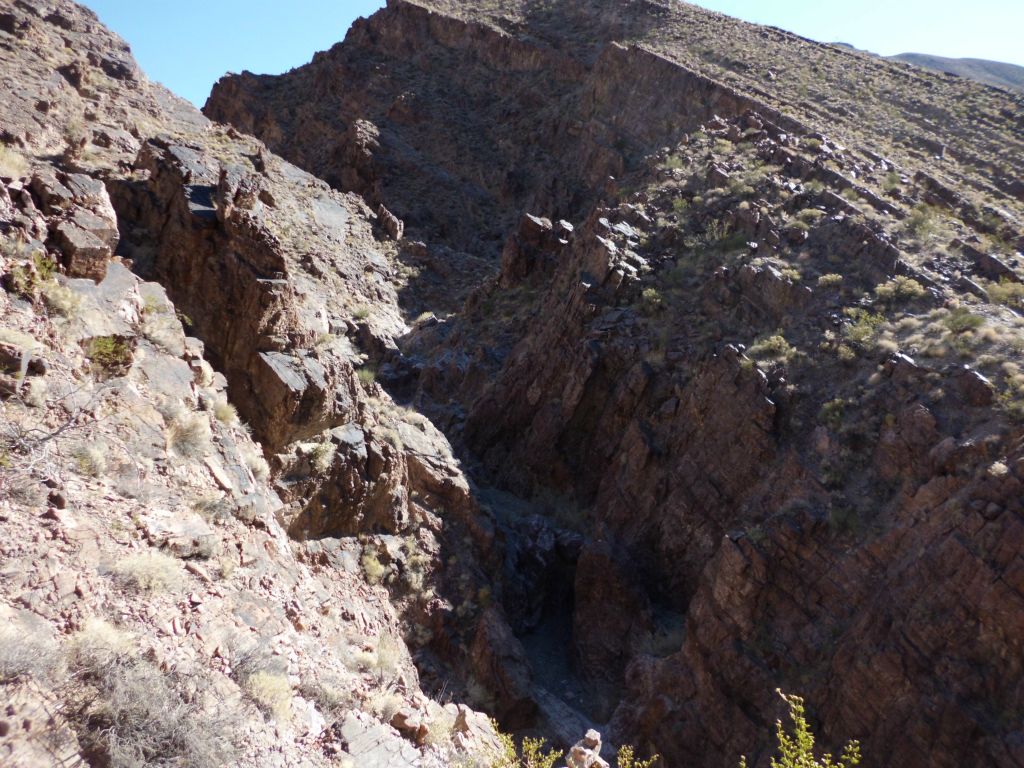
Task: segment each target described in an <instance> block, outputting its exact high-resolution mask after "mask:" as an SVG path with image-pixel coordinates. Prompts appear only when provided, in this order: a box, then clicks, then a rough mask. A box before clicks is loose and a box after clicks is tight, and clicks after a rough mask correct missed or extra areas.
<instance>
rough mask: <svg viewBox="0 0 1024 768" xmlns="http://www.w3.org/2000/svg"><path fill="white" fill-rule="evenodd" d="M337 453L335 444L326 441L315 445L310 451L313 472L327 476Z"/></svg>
mask: <svg viewBox="0 0 1024 768" xmlns="http://www.w3.org/2000/svg"><path fill="white" fill-rule="evenodd" d="M336 451H337V449H336V448H335V447H334V444H333V443H330V442H328V441H326V440H325V441H323V442H320V443H314V444H313V446H312V447H311V448H310V449H309V463H310V464H311V465H312V467H313V470H314V471H315V472H316V473H317V474H320V475H323V474H325V473H326V472H327V470H329V469H330V468H331V465H332V464H333V463H334V455H335V453H336Z"/></svg>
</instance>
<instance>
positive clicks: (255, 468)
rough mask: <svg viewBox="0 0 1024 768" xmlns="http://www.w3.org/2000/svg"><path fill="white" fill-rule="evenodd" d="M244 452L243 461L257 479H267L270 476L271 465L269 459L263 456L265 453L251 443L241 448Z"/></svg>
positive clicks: (242, 452) (241, 451)
mask: <svg viewBox="0 0 1024 768" xmlns="http://www.w3.org/2000/svg"><path fill="white" fill-rule="evenodd" d="M240 453H241V454H242V461H244V462H245V466H247V467H248V468H249V471H250V472H252V474H253V477H255V478H256V479H257V480H266V479H267V478H268V477H270V465H269V464H268V463H267V460H266V459H265V458H263V454H262V453H260V452H259V451H258V450H257V449H256V448H255V447H253V446H251V445H243V446H242V447H241V449H240Z"/></svg>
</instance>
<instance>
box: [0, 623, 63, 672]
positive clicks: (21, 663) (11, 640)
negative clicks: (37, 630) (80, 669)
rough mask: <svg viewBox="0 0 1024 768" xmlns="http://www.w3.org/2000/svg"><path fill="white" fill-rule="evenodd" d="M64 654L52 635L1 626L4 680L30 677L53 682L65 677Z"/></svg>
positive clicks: (0, 666) (0, 664)
mask: <svg viewBox="0 0 1024 768" xmlns="http://www.w3.org/2000/svg"><path fill="white" fill-rule="evenodd" d="M63 670H64V656H63V654H62V653H61V650H60V647H59V646H58V645H57V643H55V642H53V641H52V640H50V639H49V638H43V637H35V636H34V635H32V634H27V633H25V632H17V631H15V629H14V628H13V627H3V628H0V684H2V683H8V682H12V681H14V680H18V679H25V678H30V679H32V680H35V681H37V682H44V683H45V682H52V681H54V680H56V679H57V678H59V677H61V675H62V673H63Z"/></svg>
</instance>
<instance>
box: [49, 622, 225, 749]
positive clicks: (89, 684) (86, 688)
mask: <svg viewBox="0 0 1024 768" xmlns="http://www.w3.org/2000/svg"><path fill="white" fill-rule="evenodd" d="M68 661H69V669H70V671H71V673H72V675H73V676H74V679H75V681H76V683H77V684H76V685H74V686H69V687H68V690H69V691H70V695H69V697H68V699H67V701H66V702H65V704H64V706H63V707H62V712H61V714H62V715H63V716H64V717H65V719H66V720H67V721H68V723H69V724H70V725H71V727H72V728H73V729H74V730H75V732H76V734H77V736H78V740H79V743H80V744H81V746H82V751H83V754H88V755H91V756H93V757H94V759H95V761H96V762H97V764H103V765H108V766H111V768H136V767H137V766H148V765H157V766H159V765H165V766H171V765H188V766H196V768H214V767H215V766H220V765H225V764H226V763H228V762H230V761H232V760H233V759H234V758H235V754H234V749H235V748H234V745H232V744H231V743H230V742H229V741H228V740H227V739H226V738H225V737H224V736H223V734H224V732H225V727H224V726H225V725H226V724H225V723H216V722H211V718H210V716H209V714H208V713H207V712H205V711H204V710H203V708H202V706H201V704H200V703H199V698H198V697H196V696H186V695H185V693H184V682H185V680H184V678H179V677H178V675H177V674H176V673H174V672H171V673H165V672H163V671H162V670H161V669H160V668H159V667H158V666H157V665H156V664H154V663H153V662H151V661H149V660H148V659H145V658H141V657H139V656H138V655H137V654H135V653H134V652H133V649H132V642H131V639H130V638H129V636H128V635H126V634H125V633H123V632H121V631H120V630H118V629H117V628H115V627H113V626H111V625H110V624H108V623H106V622H104V621H102V620H100V619H91V620H90V621H88V622H87V623H86V625H85V627H84V628H83V629H82V631H81V632H79V633H77V634H76V635H74V636H73V637H72V638H71V641H70V643H69V654H68Z"/></svg>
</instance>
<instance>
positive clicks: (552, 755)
mask: <svg viewBox="0 0 1024 768" xmlns="http://www.w3.org/2000/svg"><path fill="white" fill-rule="evenodd" d="M492 725H493V727H494V732H495V733H496V734H497V735H498V743H499V749H498V754H497V755H495V756H494V758H493V759H492V761H491V764H490V768H554V766H555V764H556V763H557V762H558V760H559V758H561V757H562V752H560V751H554V750H548V749H547V742H546V741H545V740H544V739H531V738H529V737H527V738H525V739H523V742H522V746H521V747H520V748H517V747H516V742H515V739H513V738H512V736H510V735H509V734H507V733H502V731H501V729H500V728H499V727H498V724H497V723H496V722H492Z"/></svg>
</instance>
